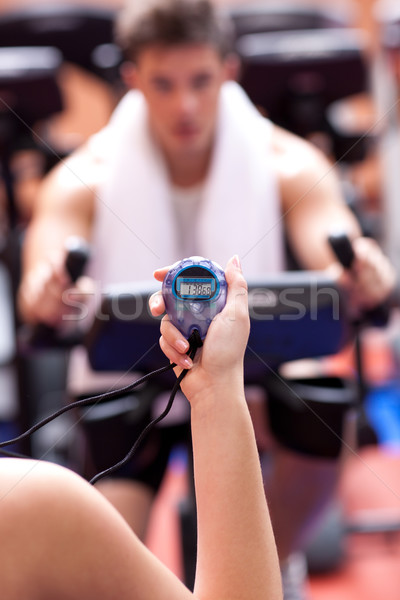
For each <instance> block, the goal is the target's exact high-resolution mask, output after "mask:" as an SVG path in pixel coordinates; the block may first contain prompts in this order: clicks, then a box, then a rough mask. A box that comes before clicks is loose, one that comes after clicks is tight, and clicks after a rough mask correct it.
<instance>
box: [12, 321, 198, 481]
mask: <svg viewBox="0 0 400 600" xmlns="http://www.w3.org/2000/svg"><path fill="white" fill-rule="evenodd" d="M189 344H190V346H189V350H188V352H187V354H188V355H189V357H190V358H191V359H192V360H193V358H194V356H195V354H196V352H197V349H198V348H199V347H200V346H202V341H201V339H200V335H199V333H198V331H197V330H194V332H193V333H192V335H191V336H190V338H189ZM174 367H176V364H175V363H170V364H168V365H165V366H164V367H161V368H160V369H156V370H155V371H152V372H151V373H147V375H143V377H140V378H139V379H137V380H136V381H134V382H133V383H130V384H129V385H127V386H125V387H123V388H120V389H118V390H112V391H110V392H105V393H104V394H98V395H97V396H91V397H90V398H83V399H81V400H76V401H75V402H71V403H70V404H67V405H66V406H63V407H62V408H60V409H59V410H57V411H56V412H54V413H52V414H51V415H49V416H48V417H45V418H44V419H42V420H41V421H39V422H38V423H36V424H35V425H33V426H32V427H30V428H29V429H28V430H27V431H24V433H21V434H20V435H18V436H16V437H15V438H12V439H11V440H6V441H3V442H0V454H3V455H5V456H13V457H17V458H29V457H26V456H24V455H22V454H18V453H16V452H11V451H7V450H2V448H5V447H6V446H11V445H12V444H17V443H18V442H21V441H22V440H25V439H26V438H27V437H29V436H31V435H32V434H33V433H35V432H36V431H38V429H40V428H41V427H44V425H47V424H48V423H50V422H51V421H53V420H54V419H57V417H60V416H61V415H63V414H64V413H66V412H68V411H69V410H72V409H74V408H79V407H82V406H89V405H93V404H97V403H100V402H105V401H106V400H116V399H118V398H121V397H122V396H125V395H126V394H129V393H130V392H131V391H132V390H134V389H135V388H136V387H137V386H139V385H140V384H142V383H144V382H146V381H148V380H149V379H150V378H152V377H155V376H157V375H161V374H162V373H165V372H167V371H170V370H171V369H173V368H174ZM187 372H188V369H184V370H183V371H182V372H181V373H180V375H179V377H178V378H177V379H176V381H175V383H174V386H173V388H172V390H171V394H170V397H169V400H168V404H167V406H166V407H165V409H164V411H163V412H162V413H161V414H160V415H159V416H158V417H156V418H155V419H153V421H151V422H150V423H148V425H146V427H145V428H144V429H143V431H142V432H141V434H140V435H139V437H138V438H137V440H136V442H135V443H134V444H133V446H132V448H131V449H130V451H129V452H128V454H127V455H126V456H125V457H124V458H123V459H122V460H120V461H119V462H117V463H116V464H115V465H113V466H111V467H109V468H108V469H105V470H104V471H101V472H100V473H97V475H95V476H94V477H93V478H92V479H91V480H90V483H91V484H94V483H96V482H97V481H99V479H101V478H103V477H105V476H107V475H110V474H111V473H114V472H115V471H116V470H118V469H119V468H120V467H122V466H123V465H125V464H126V463H127V462H128V461H129V460H130V459H131V458H132V457H133V455H134V454H135V452H136V450H137V448H138V447H139V445H140V443H141V442H142V440H143V438H144V437H145V436H146V435H147V434H148V433H149V431H151V430H152V429H153V427H154V426H155V425H157V423H159V422H160V421H162V419H164V418H165V417H166V416H167V415H168V413H169V411H170V410H171V408H172V404H173V402H174V399H175V396H176V393H177V391H178V390H179V387H180V384H181V381H182V379H183V378H184V377H185V375H186V373H187Z"/></svg>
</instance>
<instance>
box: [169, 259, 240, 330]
mask: <svg viewBox="0 0 400 600" xmlns="http://www.w3.org/2000/svg"><path fill="white" fill-rule="evenodd" d="M227 287H228V286H227V283H226V280H225V273H224V271H223V270H222V268H221V267H220V266H219V265H218V264H217V263H215V262H213V261H212V260H208V259H206V258H203V257H202V256H191V257H190V258H185V259H183V260H181V261H179V262H177V263H175V264H174V265H172V267H171V269H170V270H169V271H168V273H167V275H166V276H165V279H164V281H163V284H162V294H163V297H164V302H165V308H166V311H167V314H168V315H169V317H170V319H171V321H172V323H173V324H174V325H175V327H177V328H178V329H179V331H181V333H183V335H184V336H185V337H186V338H187V339H188V338H189V337H190V335H191V334H192V333H193V331H194V330H195V329H197V330H198V332H199V334H200V337H201V339H202V340H203V339H204V338H205V336H206V333H207V330H208V327H209V325H210V323H211V321H212V320H213V318H214V317H215V315H217V314H218V313H219V312H221V310H222V309H223V307H224V306H225V303H226V293H227Z"/></svg>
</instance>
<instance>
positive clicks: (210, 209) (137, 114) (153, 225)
mask: <svg viewBox="0 0 400 600" xmlns="http://www.w3.org/2000/svg"><path fill="white" fill-rule="evenodd" d="M271 129H272V125H271V123H270V122H269V121H268V120H267V119H265V118H263V117H262V116H261V115H260V114H259V112H258V111H257V110H256V109H255V108H254V106H253V105H252V104H251V102H250V100H249V99H248V97H247V96H246V95H245V93H244V92H243V90H242V89H241V88H240V87H239V86H238V85H237V84H236V83H234V82H227V83H226V84H224V85H223V88H222V90H221V98H220V106H219V110H218V119H217V132H216V143H215V149H214V153H213V157H212V164H211V168H210V171H209V176H208V178H207V180H206V182H205V185H204V188H203V198H202V200H201V203H200V207H199V213H198V220H197V225H196V227H197V236H196V237H197V240H198V245H199V249H200V253H201V254H202V255H203V256H206V257H208V258H211V259H212V260H215V261H217V262H219V263H220V264H221V265H222V266H224V265H225V263H226V261H227V260H228V258H229V257H230V256H232V255H233V254H239V256H240V257H241V259H242V264H243V269H244V272H245V275H260V274H262V273H267V272H272V271H277V270H281V269H282V265H283V251H282V226H281V215H280V202H279V194H278V188H277V181H276V177H275V175H274V173H273V172H272V168H271V163H272V161H271V156H270V153H271V148H270V145H271V141H270V140H271ZM89 144H90V146H89V147H90V149H91V151H92V152H93V153H94V155H95V156H97V158H98V159H99V160H101V161H104V168H105V172H104V175H106V177H105V178H104V179H105V184H104V186H102V187H101V188H99V190H98V202H97V209H98V210H97V218H96V224H95V232H94V248H95V256H94V260H93V264H92V268H91V274H92V275H93V276H94V277H95V278H96V279H97V280H98V281H99V283H100V282H101V285H103V286H104V285H106V284H109V283H119V282H121V281H122V282H123V281H133V280H146V279H151V274H152V271H153V270H154V269H155V268H157V267H159V266H160V265H164V264H171V263H173V262H175V261H177V260H179V259H181V258H184V257H183V256H181V254H180V249H179V244H178V239H179V237H178V236H177V235H176V224H175V220H174V213H173V207H172V204H171V192H170V183H169V180H168V173H167V171H166V166H165V164H164V162H163V159H162V156H161V153H160V151H159V150H158V148H157V147H156V146H155V144H154V143H153V141H152V138H151V136H150V135H149V132H148V127H147V109H146V104H145V101H144V98H143V96H142V95H141V93H140V92H138V91H130V92H128V93H127V94H126V95H125V96H124V98H123V99H122V100H121V102H120V103H119V105H118V107H117V108H116V110H115V112H114V114H113V116H112V118H111V120H110V123H109V125H108V126H107V127H106V128H105V129H104V130H102V131H101V132H100V133H99V134H97V135H95V136H94V137H93V138H92V139H91V140H90V142H89Z"/></svg>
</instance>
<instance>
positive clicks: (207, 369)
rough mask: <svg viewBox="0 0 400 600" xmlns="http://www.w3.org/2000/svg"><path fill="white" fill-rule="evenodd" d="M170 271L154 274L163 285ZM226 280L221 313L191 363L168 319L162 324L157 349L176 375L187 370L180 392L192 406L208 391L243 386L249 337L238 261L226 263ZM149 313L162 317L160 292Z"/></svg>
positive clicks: (244, 289)
mask: <svg viewBox="0 0 400 600" xmlns="http://www.w3.org/2000/svg"><path fill="white" fill-rule="evenodd" d="M168 270H169V267H165V268H163V269H159V270H158V271H156V272H155V273H154V276H155V278H156V279H157V280H158V281H163V279H164V277H165V275H166V273H167V272H168ZM225 277H226V280H227V283H228V294H227V301H226V305H225V307H224V309H223V310H222V311H221V312H220V313H218V314H217V315H216V317H215V318H214V319H213V321H212V323H211V325H210V327H209V329H208V332H207V335H206V338H205V340H204V345H203V347H202V348H201V349H199V350H198V352H197V355H196V357H195V360H194V363H193V362H192V361H191V360H190V358H189V357H188V356H187V354H186V352H187V351H188V349H189V343H188V341H187V340H186V339H185V337H184V336H183V335H182V334H181V333H180V332H179V331H178V329H177V328H176V327H175V326H174V325H172V323H171V322H170V320H169V317H168V315H165V316H164V318H163V319H162V321H161V338H160V346H161V349H162V351H163V352H164V354H165V355H166V356H167V357H168V358H169V359H170V361H171V362H174V363H176V364H177V369H176V372H177V374H179V372H180V371H181V370H182V369H189V373H188V374H187V375H186V377H185V379H184V380H183V381H182V389H183V392H184V393H185V395H186V396H187V398H188V400H189V401H190V402H192V401H193V400H194V398H195V397H196V396H197V394H198V393H199V394H200V396H201V395H202V394H204V393H205V391H206V390H207V389H209V388H213V389H215V388H218V387H219V386H221V385H222V384H223V385H226V384H229V385H230V384H231V383H235V382H236V381H240V385H243V357H244V352H245V349H246V345H247V339H248V336H249V329H250V320H249V314H248V297H247V284H246V281H245V279H244V277H243V275H242V271H241V268H240V263H239V259H238V257H236V256H235V257H233V258H232V259H231V260H229V262H228V264H227V266H226V270H225ZM150 309H151V312H152V314H153V315H154V316H159V315H161V314H162V313H163V312H164V310H165V306H164V301H163V298H162V294H161V292H157V293H156V294H153V296H152V297H151V298H150Z"/></svg>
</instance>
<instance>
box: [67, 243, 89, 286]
mask: <svg viewBox="0 0 400 600" xmlns="http://www.w3.org/2000/svg"><path fill="white" fill-rule="evenodd" d="M65 246H66V250H67V258H66V260H65V268H66V271H67V273H68V275H69V276H70V278H71V281H72V282H73V283H75V281H76V280H77V279H79V277H80V276H81V275H83V273H84V270H85V266H86V263H87V262H88V260H89V256H90V249H89V244H88V243H87V242H86V240H84V239H82V238H78V237H70V238H68V239H67V241H66V244H65Z"/></svg>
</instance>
